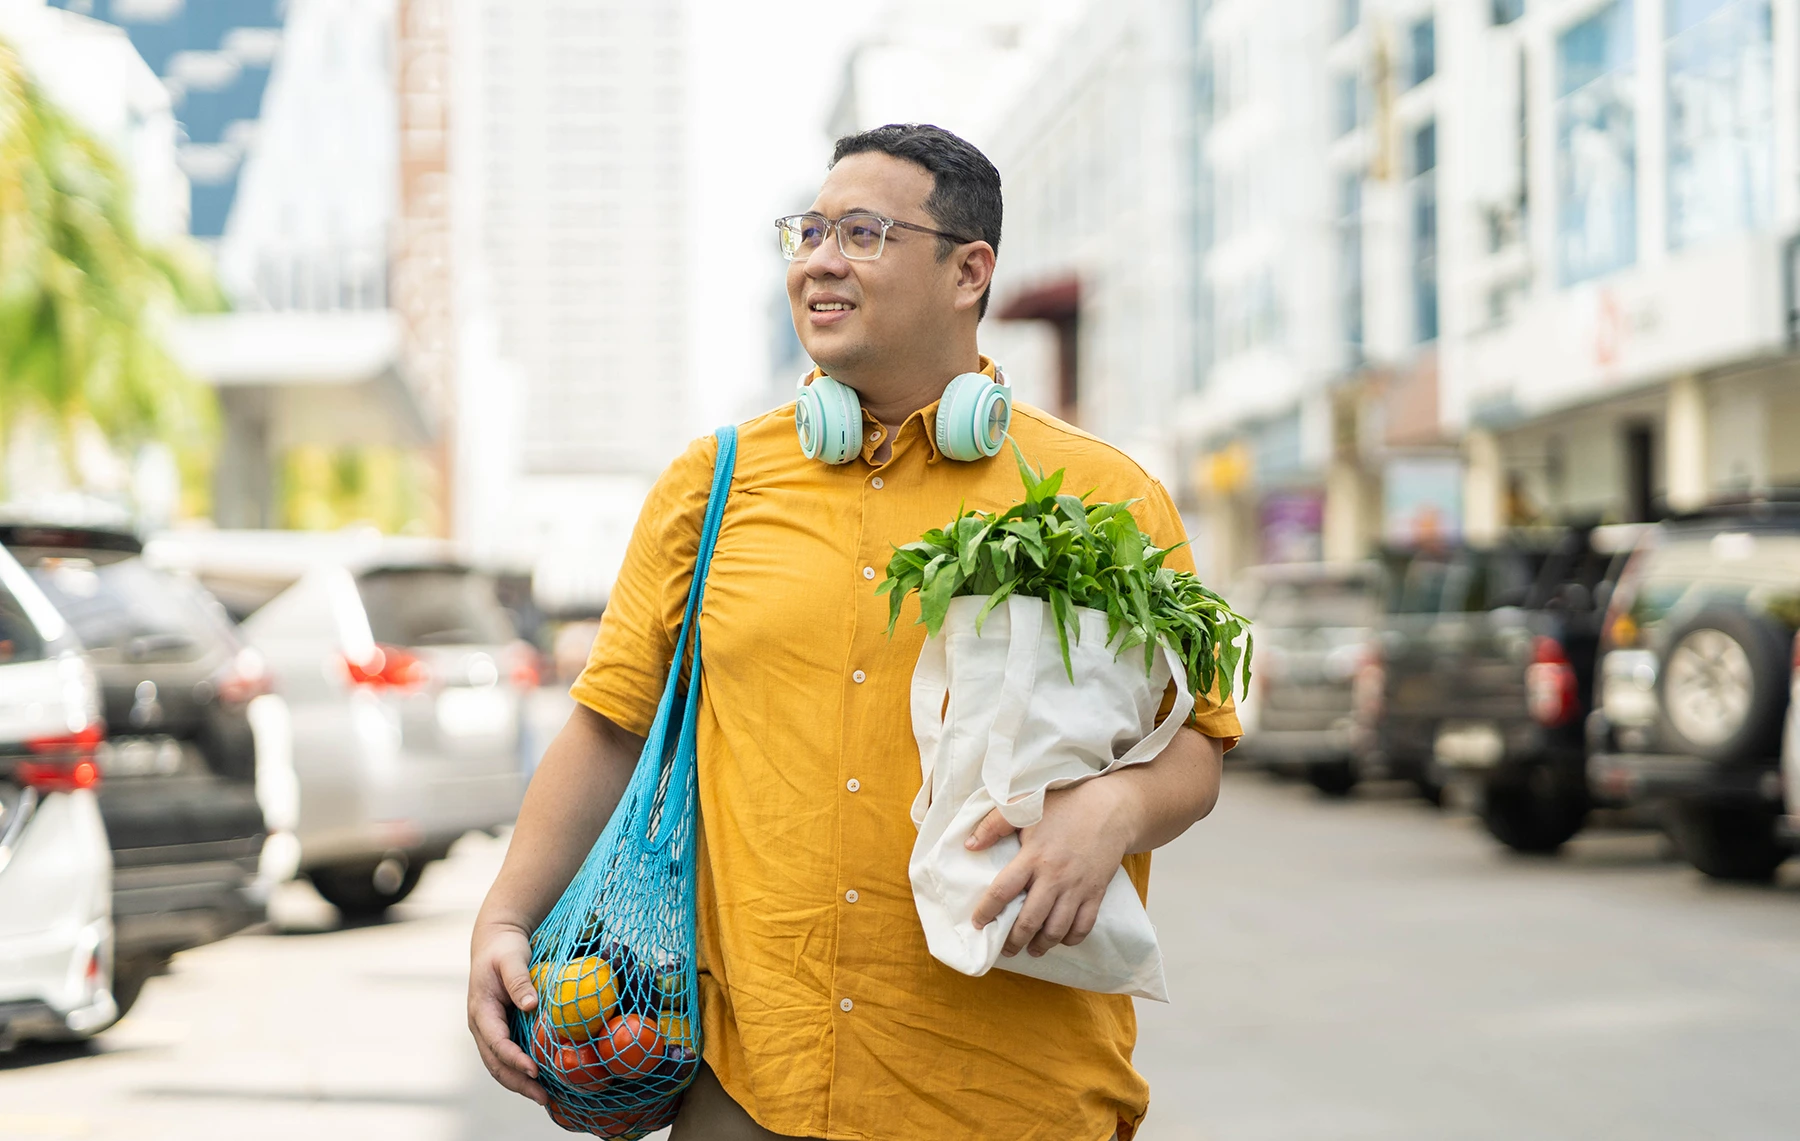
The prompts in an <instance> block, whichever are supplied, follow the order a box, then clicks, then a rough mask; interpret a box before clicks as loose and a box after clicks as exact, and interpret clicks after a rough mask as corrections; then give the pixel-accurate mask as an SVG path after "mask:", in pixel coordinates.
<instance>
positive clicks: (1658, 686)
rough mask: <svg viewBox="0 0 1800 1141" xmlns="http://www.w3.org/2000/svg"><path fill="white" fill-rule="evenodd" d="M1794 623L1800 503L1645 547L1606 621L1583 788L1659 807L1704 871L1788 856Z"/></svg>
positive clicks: (1713, 521) (1683, 526)
mask: <svg viewBox="0 0 1800 1141" xmlns="http://www.w3.org/2000/svg"><path fill="white" fill-rule="evenodd" d="M1797 627H1800V504H1796V503H1760V504H1747V505H1738V506H1721V507H1717V508H1713V509H1709V510H1707V511H1704V512H1701V513H1699V514H1696V515H1694V516H1691V517H1688V518H1683V519H1677V520H1672V521H1670V522H1669V523H1666V524H1664V525H1663V526H1662V527H1661V528H1659V529H1658V530H1657V531H1656V532H1654V533H1653V534H1652V535H1651V536H1650V537H1649V538H1647V539H1646V541H1645V543H1644V544H1643V546H1642V548H1641V549H1640V550H1639V552H1638V554H1637V555H1636V556H1635V557H1633V559H1632V561H1631V563H1630V565H1629V566H1628V567H1627V568H1626V570H1625V574H1624V577H1623V578H1622V579H1621V580H1620V582H1619V587H1618V590H1617V591H1616V593H1615V596H1614V598H1613V603H1612V606H1611V608H1610V610H1609V611H1608V614H1607V622H1606V628H1605V631H1604V638H1603V641H1602V646H1601V648H1602V651H1603V657H1602V659H1601V664H1600V683H1599V684H1600V691H1601V692H1600V707H1599V709H1597V710H1596V711H1595V712H1594V714H1593V715H1592V716H1590V717H1589V719H1588V725H1587V729H1588V740H1589V744H1590V748H1591V756H1590V759H1589V762H1588V773H1589V782H1590V784H1591V785H1592V786H1593V787H1594V788H1595V790H1596V791H1597V792H1600V793H1602V794H1604V795H1606V796H1608V797H1611V798H1613V799H1616V800H1619V801H1621V802H1625V803H1634V804H1635V803H1645V804H1651V805H1655V806H1659V807H1660V808H1662V809H1663V810H1664V811H1665V819H1666V822H1667V825H1668V827H1669V830H1670V832H1671V833H1672V834H1673V835H1674V837H1675V840H1676V843H1677V844H1678V845H1679V846H1680V848H1681V850H1682V852H1683V854H1684V855H1686V857H1687V858H1688V859H1689V860H1690V861H1691V862H1692V863H1693V864H1694V866H1695V867H1697V868H1699V869H1700V870H1701V871H1702V872H1704V873H1706V874H1707V875H1709V876H1714V877H1716V878H1720V879H1740V880H1763V879H1767V878H1769V877H1770V876H1771V875H1773V874H1774V872H1775V869H1776V867H1777V866H1779V865H1780V863H1781V862H1782V860H1783V859H1785V858H1786V857H1787V855H1788V847H1787V845H1786V842H1785V841H1784V840H1783V839H1782V837H1781V836H1780V834H1779V833H1778V831H1777V826H1778V821H1779V819H1780V815H1781V799H1782V796H1781V776H1780V770H1779V763H1780V753H1781V732H1782V726H1783V722H1784V720H1785V719H1786V714H1787V706H1788V698H1789V680H1790V677H1791V674H1792V660H1793V659H1792V654H1793V646H1794V632H1795V629H1796V628H1797Z"/></svg>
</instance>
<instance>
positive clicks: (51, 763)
mask: <svg viewBox="0 0 1800 1141" xmlns="http://www.w3.org/2000/svg"><path fill="white" fill-rule="evenodd" d="M105 739H106V729H105V727H104V726H102V725H101V724H100V723H99V722H95V723H93V724H92V725H89V726H87V727H86V728H84V729H78V730H76V731H75V732H73V733H58V734H55V735H52V736H47V737H33V738H31V739H29V740H27V741H26V742H25V747H26V748H27V749H29V750H30V751H31V753H32V754H33V756H34V757H36V758H38V759H36V760H29V761H20V762H18V763H17V764H16V765H14V766H13V776H14V777H15V778H16V779H17V780H18V781H19V783H20V784H23V785H25V786H27V787H29V788H35V789H37V790H38V791H39V792H74V791H75V790H76V789H82V788H93V787H94V786H95V785H97V784H99V783H100V766H99V765H97V764H95V763H94V751H95V750H96V749H98V748H99V747H100V742H102V741H104V740H105Z"/></svg>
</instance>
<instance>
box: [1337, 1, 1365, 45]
mask: <svg viewBox="0 0 1800 1141" xmlns="http://www.w3.org/2000/svg"><path fill="white" fill-rule="evenodd" d="M1360 23H1362V0H1338V33H1339V34H1340V35H1346V36H1347V35H1349V34H1350V33H1351V32H1354V31H1355V30H1356V25H1358V24H1360Z"/></svg>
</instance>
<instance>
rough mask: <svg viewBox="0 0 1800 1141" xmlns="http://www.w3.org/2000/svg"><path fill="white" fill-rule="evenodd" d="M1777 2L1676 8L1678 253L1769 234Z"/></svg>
mask: <svg viewBox="0 0 1800 1141" xmlns="http://www.w3.org/2000/svg"><path fill="white" fill-rule="evenodd" d="M1769 9H1770V5H1769V0H1668V8H1667V16H1668V30H1669V32H1670V36H1669V41H1668V44H1667V46H1666V47H1665V49H1664V58H1665V60H1666V61H1667V69H1668V73H1667V75H1666V77H1665V80H1666V83H1667V88H1666V93H1667V106H1668V115H1669V121H1668V148H1669V160H1668V161H1669V169H1668V198H1669V230H1668V240H1669V247H1670V248H1671V249H1681V248H1683V247H1686V246H1691V245H1694V244H1696V243H1698V242H1702V241H1705V240H1706V239H1708V238H1712V237H1716V236H1719V235H1725V234H1734V233H1742V232H1744V231H1748V230H1761V229H1767V228H1768V227H1769V226H1770V225H1771V224H1772V221H1773V215H1774V199H1775V94H1774V36H1773V30H1772V26H1771V14H1770V10H1769Z"/></svg>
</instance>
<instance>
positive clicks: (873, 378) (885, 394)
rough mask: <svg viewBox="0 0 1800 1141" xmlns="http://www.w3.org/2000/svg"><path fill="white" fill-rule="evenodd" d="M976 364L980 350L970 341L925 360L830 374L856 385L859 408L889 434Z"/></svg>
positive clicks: (977, 363)
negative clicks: (965, 344) (969, 343)
mask: <svg viewBox="0 0 1800 1141" xmlns="http://www.w3.org/2000/svg"><path fill="white" fill-rule="evenodd" d="M980 368H981V354H980V353H979V352H977V351H976V349H975V346H974V345H970V346H968V348H967V350H966V351H962V350H959V351H957V352H955V353H945V354H937V355H934V356H933V357H932V359H930V360H928V361H918V362H906V363H905V364H901V365H898V366H896V367H880V366H877V367H875V368H869V369H851V370H847V371H844V372H833V373H832V376H833V377H835V378H836V379H837V380H839V381H842V382H843V383H845V384H848V385H849V386H850V387H852V388H854V389H856V393H857V398H858V400H859V401H860V402H861V404H862V407H863V411H865V412H867V413H868V414H869V415H871V416H873V417H875V419H876V420H877V421H879V422H880V423H881V424H882V426H883V427H885V428H887V429H888V435H889V437H890V438H891V437H892V435H893V433H894V432H896V431H898V430H899V428H900V425H902V424H904V423H906V419H907V417H909V416H911V415H912V414H913V413H914V412H917V411H918V410H919V409H921V408H924V407H925V406H926V405H928V404H930V403H932V402H933V401H935V400H937V399H938V398H939V397H940V396H942V395H943V394H944V386H945V385H947V384H949V383H950V381H951V380H952V379H954V378H955V377H957V376H960V375H961V374H963V373H965V372H976V371H979V370H980Z"/></svg>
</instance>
